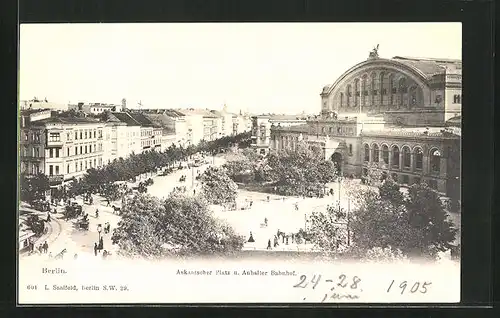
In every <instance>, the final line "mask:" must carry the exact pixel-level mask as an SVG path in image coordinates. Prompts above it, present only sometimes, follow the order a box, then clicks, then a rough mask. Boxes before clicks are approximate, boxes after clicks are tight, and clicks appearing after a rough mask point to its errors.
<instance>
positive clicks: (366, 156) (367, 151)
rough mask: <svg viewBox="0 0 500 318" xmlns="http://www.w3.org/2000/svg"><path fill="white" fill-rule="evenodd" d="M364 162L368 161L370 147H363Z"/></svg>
mask: <svg viewBox="0 0 500 318" xmlns="http://www.w3.org/2000/svg"><path fill="white" fill-rule="evenodd" d="M365 161H366V162H368V161H370V146H368V145H365Z"/></svg>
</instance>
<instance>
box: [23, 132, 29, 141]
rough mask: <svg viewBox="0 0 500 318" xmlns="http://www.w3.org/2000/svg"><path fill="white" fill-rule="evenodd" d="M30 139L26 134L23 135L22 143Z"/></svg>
mask: <svg viewBox="0 0 500 318" xmlns="http://www.w3.org/2000/svg"><path fill="white" fill-rule="evenodd" d="M29 139H30V136H29V134H28V133H25V134H24V141H28V140H29Z"/></svg>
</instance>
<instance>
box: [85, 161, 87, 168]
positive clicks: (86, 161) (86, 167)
mask: <svg viewBox="0 0 500 318" xmlns="http://www.w3.org/2000/svg"><path fill="white" fill-rule="evenodd" d="M85 170H87V160H85Z"/></svg>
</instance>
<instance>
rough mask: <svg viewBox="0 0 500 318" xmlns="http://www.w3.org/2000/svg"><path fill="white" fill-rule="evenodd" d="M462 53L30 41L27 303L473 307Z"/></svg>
mask: <svg viewBox="0 0 500 318" xmlns="http://www.w3.org/2000/svg"><path fill="white" fill-rule="evenodd" d="M461 47H462V44H461V24H460V23H214V24H212V23H189V24H176V23H165V24H156V23H155V24H147V23H144V24H139V23H137V24H111V23H110V24H102V23H99V24H22V25H21V26H20V64H19V65H20V70H19V74H20V87H19V105H18V107H19V112H18V113H19V116H18V119H19V127H20V128H19V129H20V131H19V140H18V142H19V167H18V171H19V182H18V185H19V192H18V201H19V209H18V218H19V222H18V223H19V227H18V233H19V243H18V249H19V257H18V272H17V274H18V286H17V287H18V288H17V291H18V304H19V305H20V306H25V305H28V306H29V305H50V304H51V305H54V304H60V305H68V304H69V305H71V304H73V305H76V304H96V303H97V304H133V303H145V304H148V303H149V304H236V303H238V304H242V303H243V304H244V303H254V304H255V303H262V304H305V303H315V304H318V303H327V304H349V303H356V304H369V303H384V304H389V303H391V304H394V303H396V304H397V303H458V302H460V246H461V243H460V237H461V234H460V233H461V231H460V229H461V225H460V224H461V222H460V221H461V171H460V167H461V120H462V117H461V114H462V60H461Z"/></svg>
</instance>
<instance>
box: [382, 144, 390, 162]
mask: <svg viewBox="0 0 500 318" xmlns="http://www.w3.org/2000/svg"><path fill="white" fill-rule="evenodd" d="M382 162H383V163H385V164H386V165H388V164H389V147H387V145H382Z"/></svg>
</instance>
